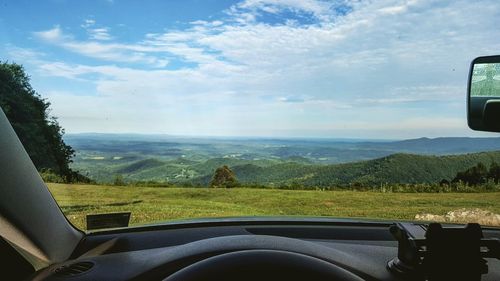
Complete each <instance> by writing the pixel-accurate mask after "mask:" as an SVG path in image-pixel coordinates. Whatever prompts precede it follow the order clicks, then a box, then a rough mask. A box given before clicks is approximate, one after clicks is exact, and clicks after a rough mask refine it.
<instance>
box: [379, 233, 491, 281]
mask: <svg viewBox="0 0 500 281" xmlns="http://www.w3.org/2000/svg"><path fill="white" fill-rule="evenodd" d="M390 231H391V234H392V235H393V236H394V238H396V240H397V241H398V243H399V247H398V256H397V257H396V258H394V259H392V260H391V261H389V263H388V264H387V268H388V269H389V270H390V271H391V272H392V273H394V274H396V275H398V276H401V277H406V279H407V280H429V281H437V280H472V281H474V280H478V281H479V280H481V275H483V274H486V273H488V264H487V261H486V260H485V258H497V259H500V240H498V239H484V238H483V231H482V229H481V226H479V224H475V223H469V224H467V225H466V226H465V227H454V226H453V227H443V226H442V225H441V224H439V223H431V224H429V225H428V227H425V226H424V225H418V224H413V223H396V224H394V225H392V226H391V227H390Z"/></svg>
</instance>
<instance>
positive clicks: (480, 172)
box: [452, 163, 488, 185]
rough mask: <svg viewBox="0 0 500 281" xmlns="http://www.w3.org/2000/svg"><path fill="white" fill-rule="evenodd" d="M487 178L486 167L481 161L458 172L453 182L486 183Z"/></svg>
mask: <svg viewBox="0 0 500 281" xmlns="http://www.w3.org/2000/svg"><path fill="white" fill-rule="evenodd" d="M487 180H488V168H486V166H485V165H484V164H483V163H478V164H477V165H476V166H474V167H472V168H470V169H467V170H465V171H463V172H458V173H457V175H456V176H455V178H454V179H453V180H452V182H453V183H456V182H460V181H461V182H464V183H467V184H471V185H478V184H483V183H486V182H487Z"/></svg>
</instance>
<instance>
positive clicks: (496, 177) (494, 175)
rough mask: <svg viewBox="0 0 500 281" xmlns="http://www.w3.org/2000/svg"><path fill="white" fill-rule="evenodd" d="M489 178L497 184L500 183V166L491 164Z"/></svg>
mask: <svg viewBox="0 0 500 281" xmlns="http://www.w3.org/2000/svg"><path fill="white" fill-rule="evenodd" d="M488 178H489V179H491V180H493V181H494V182H495V183H500V165H499V164H498V163H497V162H493V163H491V165H490V170H489V171H488Z"/></svg>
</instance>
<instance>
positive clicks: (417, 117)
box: [0, 0, 500, 139]
mask: <svg viewBox="0 0 500 281" xmlns="http://www.w3.org/2000/svg"><path fill="white" fill-rule="evenodd" d="M499 26H500V2H498V1H497V0H484V1H470V0H465V1H461V0H456V1H445V0H436V1H428V0H409V1H392V0H377V1H356V0H339V1H326V0H325V1H323V0H241V1H229V0H227V1H226V0H217V1H216V0H179V1H161V0H158V1H150V0H143V1H126V0H113V1H111V0H95V1H90V0H89V1H74V0H48V1H24V0H16V1H5V0H0V60H2V61H9V62H16V63H19V64H22V65H23V66H24V67H25V69H26V71H27V72H28V73H29V75H30V76H31V79H32V80H31V82H32V86H33V88H34V89H35V90H36V91H37V92H38V93H39V94H40V95H41V96H42V97H43V98H46V99H47V100H48V101H49V102H50V103H51V114H52V115H53V116H56V117H58V120H59V123H60V125H61V126H62V127H63V128H65V130H66V132H67V133H83V132H102V133H104V132H106V133H155V134H172V135H191V136H265V137H332V138H376V139H403V138H415V137H441V136H493V134H487V133H478V132H474V131H472V130H470V129H468V128H467V125H466V123H467V122H466V111H465V102H466V85H467V75H468V69H469V64H470V61H471V60H472V59H473V58H475V57H477V56H482V55H496V54H499V53H500V28H499Z"/></svg>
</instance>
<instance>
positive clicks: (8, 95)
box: [0, 62, 78, 181]
mask: <svg viewBox="0 0 500 281" xmlns="http://www.w3.org/2000/svg"><path fill="white" fill-rule="evenodd" d="M0 107H1V108H2V109H3V111H4V113H5V115H6V116H7V118H8V119H9V121H10V123H11V124H12V127H13V128H14V130H15V132H16V133H17V135H18V137H19V139H20V140H21V142H22V144H23V145H24V147H25V149H26V151H27V152H28V155H29V156H30V157H31V160H32V161H33V163H34V164H35V166H36V168H37V169H38V170H50V171H52V172H54V173H56V174H58V175H60V176H62V177H63V178H65V180H66V181H72V180H73V179H74V178H75V177H78V174H77V173H75V172H73V171H72V170H71V169H70V168H69V164H70V163H71V158H72V156H73V155H74V150H73V149H72V148H71V147H70V146H69V145H67V144H65V143H64V141H63V139H62V136H63V134H64V129H62V128H61V126H59V123H58V122H57V119H56V118H55V117H50V116H49V112H50V110H49V107H50V103H49V102H47V101H46V100H44V99H42V98H41V97H40V95H38V93H37V92H36V91H35V90H34V89H33V88H32V87H31V84H30V77H29V76H28V75H27V74H26V72H25V71H24V68H23V67H22V66H21V65H19V64H16V63H8V62H0Z"/></svg>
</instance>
